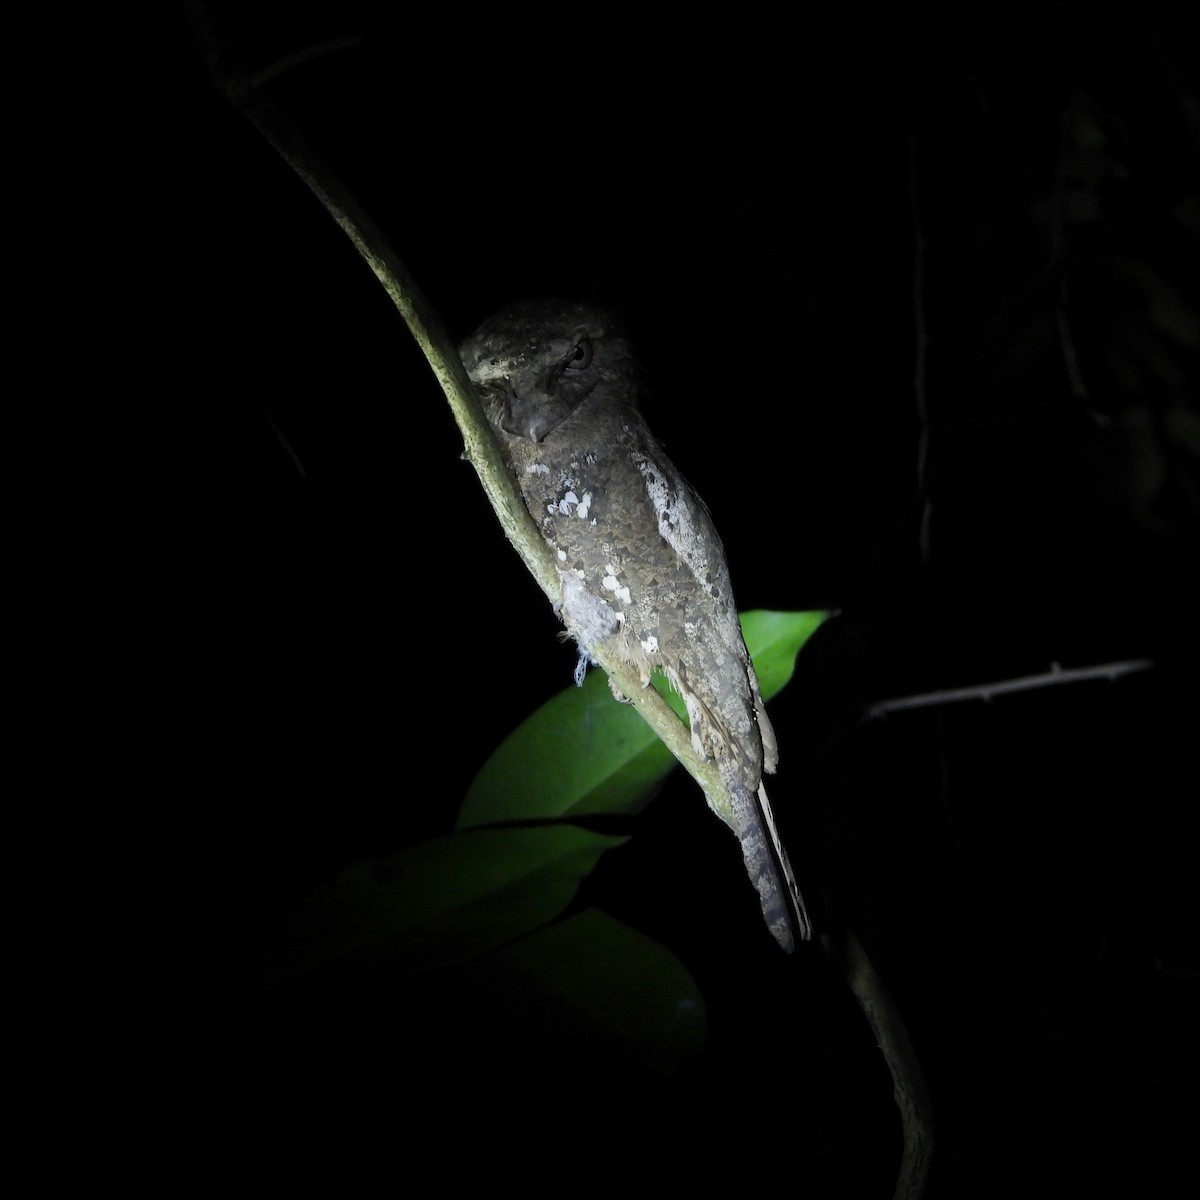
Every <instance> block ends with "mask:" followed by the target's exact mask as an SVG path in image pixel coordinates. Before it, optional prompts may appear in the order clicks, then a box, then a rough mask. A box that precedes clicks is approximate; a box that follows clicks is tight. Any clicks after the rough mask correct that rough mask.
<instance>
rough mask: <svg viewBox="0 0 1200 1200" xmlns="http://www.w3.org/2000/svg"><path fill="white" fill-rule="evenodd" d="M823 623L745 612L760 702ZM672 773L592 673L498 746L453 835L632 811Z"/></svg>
mask: <svg viewBox="0 0 1200 1200" xmlns="http://www.w3.org/2000/svg"><path fill="white" fill-rule="evenodd" d="M829 616H830V614H829V613H826V612H800V613H782V612H764V611H756V612H751V613H745V614H743V616H742V631H743V634H744V636H745V638H746V645H747V648H748V649H749V651H750V655H751V657H752V658H753V659H754V666H755V670H756V671H757V672H758V677H759V683H760V686H761V688H762V693H763V698H764V699H769V698H770V697H771V696H773V695H775V693H776V692H778V691H779V690H780V689H781V688H782V687H783V686H784V685H785V684H786V683H787V682H788V680H789V679H791V677H792V672H793V670H794V669H795V663H796V655H797V654H798V653H799V652H800V648H801V646H803V645H804V643H805V642H806V641H807V640H808V638H809V637H810V636H811V635H812V634H813V632H814V631H815V630H816V629H817V628H818V627H819V626H820V625H821V623H822V622H823V621H824V620H825V619H826V618H827V617H829ZM654 686H655V687H656V688H658V690H659V691H660V692H662V694H663V695H664V696H666V697H667V699H668V701H669V702H670V703H671V704H672V707H674V708H675V711H676V712H678V713H679V714H680V716H681V717H683V716H684V710H683V702H682V701H681V700H680V699H679V697H678V696H676V695H674V693H673V692H672V690H671V688H670V686H669V685H668V684H667V683H666V682H665V681H664V680H662V679H661V678H658V677H656V678H655V680H654ZM674 766H675V759H674V758H673V757H672V755H671V753H670V751H669V750H667V748H666V747H665V746H664V745H663V744H662V743H661V742H660V741H659V740H658V738H657V737H656V736H655V734H654V732H653V730H651V729H650V727H649V726H648V725H647V724H646V722H645V721H643V720H642V718H641V717H640V716H638V714H637V711H636V710H635V709H633V708H632V707H630V706H629V705H627V704H621V703H619V702H618V701H616V700H614V699H613V697H612V694H611V692H610V691H609V688H608V683H607V678H606V676H605V675H604V673H603V672H602V671H592V672H591V673H589V675H588V677H587V679H586V680H585V681H584V684H583V687H579V688H577V687H568V688H566V689H564V690H563V691H562V692H560V693H559V694H558V695H557V696H554V697H553V698H552V699H551V700H549V701H547V702H546V703H545V704H543V705H542V707H541V708H539V709H538V710H537V711H536V712H534V713H533V714H532V715H531V716H530V717H529V718H528V719H527V720H526V721H524V722H523V723H522V724H521V725H519V726H518V727H517V728H516V729H515V730H514V731H513V732H512V733H511V734H509V736H508V737H507V738H506V739H505V740H504V741H503V742H502V743H501V744H500V746H499V747H498V748H497V749H496V751H495V752H494V753H493V754H492V756H491V757H490V758H489V759H488V760H487V762H486V763H484V765H483V767H482V768H481V769H480V771H479V774H478V775H476V776H475V778H474V779H473V780H472V782H471V786H470V787H469V788H468V789H467V795H466V798H465V799H464V801H463V806H462V809H461V811H460V812H459V815H458V822H457V825H456V828H458V829H469V828H473V827H475V826H478V825H492V824H500V823H503V822H507V821H529V820H542V821H544V820H555V819H562V818H564V817H571V818H578V817H583V816H595V815H600V814H632V813H636V812H638V811H640V810H641V809H642V808H644V807H645V805H646V804H647V803H648V802H649V801H650V799H651V798H652V797H653V796H654V794H655V792H656V791H657V789H658V788H659V786H661V784H662V781H663V779H665V778H666V776H667V775H668V774H669V773H670V771H671V770H672V769H673V767H674Z"/></svg>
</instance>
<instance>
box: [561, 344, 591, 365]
mask: <svg viewBox="0 0 1200 1200" xmlns="http://www.w3.org/2000/svg"><path fill="white" fill-rule="evenodd" d="M591 361H592V342H591V339H590V338H580V340H579V342H578V343H577V344H576V346H575V349H574V350H572V351H571V353H570V354H568V355H567V360H566V362H564V363H563V366H564V367H565V368H566V369H567V370H568V371H582V370H583V368H584V367H586V366H587V365H588V363H590V362H591Z"/></svg>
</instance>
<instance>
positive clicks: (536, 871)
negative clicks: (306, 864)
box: [266, 825, 626, 986]
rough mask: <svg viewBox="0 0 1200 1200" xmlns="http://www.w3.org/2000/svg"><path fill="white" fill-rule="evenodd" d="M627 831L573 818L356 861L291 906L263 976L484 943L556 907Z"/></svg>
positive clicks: (280, 977) (490, 944)
mask: <svg viewBox="0 0 1200 1200" xmlns="http://www.w3.org/2000/svg"><path fill="white" fill-rule="evenodd" d="M625 840H626V839H624V838H615V837H603V836H601V835H599V834H596V833H592V832H590V831H588V830H586V829H580V828H578V827H575V826H570V825H542V826H537V827H535V828H528V829H486V830H471V831H468V832H464V833H454V834H450V835H448V836H446V837H441V838H433V839H431V840H430V841H427V842H421V843H419V844H418V845H416V846H411V847H409V848H408V849H406V850H403V851H401V852H400V853H399V854H397V855H394V856H393V857H391V858H387V859H381V860H377V861H369V862H358V863H353V864H351V865H350V866H348V867H346V868H345V869H344V870H342V871H339V872H338V874H337V875H335V876H334V877H333V878H332V879H330V880H328V881H327V882H325V883H323V884H321V885H320V886H319V887H317V888H316V889H315V890H314V891H312V892H311V893H309V895H308V896H307V897H306V898H305V899H304V900H303V901H302V902H301V903H300V904H299V905H298V906H297V907H296V908H295V909H294V910H293V911H292V912H291V913H290V914H289V916H288V918H287V920H286V922H285V923H284V925H283V927H282V929H281V930H280V932H279V936H278V938H277V939H276V942H275V944H274V946H273V948H272V953H271V954H270V957H269V960H268V963H267V966H266V982H267V985H268V986H272V985H275V984H279V983H283V982H286V981H287V980H289V979H292V978H294V977H295V976H297V975H300V974H303V973H305V972H308V971H312V970H315V969H318V968H321V967H326V966H330V965H332V964H334V963H337V962H339V961H348V960H354V959H361V958H364V957H368V956H369V957H378V956H387V957H388V958H389V959H392V960H393V961H394V962H395V963H397V964H398V965H399V966H400V967H401V968H402V969H403V970H406V971H416V970H424V969H427V968H429V967H433V966H438V965H441V964H444V963H448V962H455V961H461V960H462V959H465V958H470V957H471V956H473V955H477V954H481V953H483V952H484V951H487V950H491V949H493V948H495V947H496V946H499V945H503V944H504V943H505V942H507V941H510V940H512V939H513V938H516V937H519V936H521V935H522V934H525V933H528V932H529V931H530V930H531V929H535V928H537V927H538V926H540V925H544V924H546V923H547V922H548V921H551V920H553V919H554V918H555V917H557V916H558V915H559V914H560V913H561V912H562V911H563V909H564V908H566V906H567V905H568V904H569V903H570V902H571V900H572V899H573V897H574V895H575V891H576V888H577V887H578V885H579V881H580V879H582V878H583V877H584V876H585V875H587V874H588V873H589V872H590V871H591V870H592V868H593V867H594V866H595V864H596V860H597V859H598V858H599V857H600V855H601V854H603V853H604V851H605V850H611V849H612V848H613V847H615V846H619V845H620V844H621V843H622V842H623V841H625Z"/></svg>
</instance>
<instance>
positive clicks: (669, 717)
mask: <svg viewBox="0 0 1200 1200" xmlns="http://www.w3.org/2000/svg"><path fill="white" fill-rule="evenodd" d="M185 3H186V8H187V13H188V18H189V21H190V23H191V26H192V31H193V36H194V37H195V40H196V44H197V46H198V47H199V49H200V52H201V54H202V55H203V57H204V60H205V63H206V66H207V68H208V72H209V76H210V78H211V79H212V81H213V83H214V85H215V86H216V88H217V90H218V91H219V92H220V93H221V94H222V95H223V96H224V97H225V98H226V99H227V100H229V102H230V103H231V104H233V105H234V106H235V107H236V108H237V109H238V110H239V111H240V112H241V113H242V114H243V115H244V116H245V117H246V118H247V119H248V120H249V121H250V122H251V123H252V124H253V125H254V126H255V127H256V128H257V129H258V130H259V132H260V133H261V134H262V135H263V137H265V138H266V139H267V141H268V142H269V143H270V144H271V145H272V146H273V147H274V149H275V150H276V151H277V152H278V153H279V155H280V156H281V157H282V158H283V159H284V160H285V161H286V162H287V163H288V165H289V166H291V167H292V169H293V170H294V171H295V172H296V174H297V175H298V176H299V177H300V178H301V179H302V180H303V181H304V183H305V184H306V185H307V186H308V188H309V190H310V191H311V192H312V193H313V195H315V196H316V197H317V199H318V200H320V202H321V203H322V205H324V207H325V209H326V210H327V211H328V212H329V214H330V216H332V217H333V219H334V220H335V221H336V222H337V223H338V225H339V226H340V227H341V229H342V230H343V232H344V233H345V234H346V236H347V237H348V238H349V239H350V241H351V242H352V243H353V244H354V248H355V249H356V250H357V251H358V252H359V254H360V255H362V257H363V259H364V260H365V261H366V263H367V265H368V266H369V267H370V268H371V270H372V271H373V272H374V273H375V276H376V278H377V279H378V280H379V282H380V283H381V284H382V285H383V287H384V290H385V291H386V292H387V294H388V295H389V296H390V297H391V299H392V302H393V303H394V304H395V306H396V308H397V309H398V310H399V311H400V315H401V316H402V317H403V318H404V322H405V324H406V325H407V326H408V328H409V331H410V332H411V333H412V336H413V338H414V339H415V340H416V342H417V345H418V346H420V348H421V351H422V353H423V354H424V355H425V358H426V359H427V361H428V362H429V365H430V367H431V369H432V370H433V373H434V375H435V377H436V378H437V381H438V383H439V384H440V385H441V387H442V391H443V392H444V393H445V395H446V399H447V401H448V402H449V404H450V409H451V411H452V413H453V414H454V419H455V421H456V422H457V424H458V427H459V430H460V431H461V432H462V436H463V443H464V454H463V457H464V458H466V459H467V461H468V462H469V463H470V464H471V466H472V467H474V468H475V471H476V473H477V474H478V475H479V479H480V482H481V483H482V484H483V489H484V492H485V494H486V495H487V498H488V501H489V502H490V503H491V506H492V508H493V509H494V510H495V512H496V515H497V517H498V518H499V519H500V524H501V526H502V527H503V529H504V533H505V535H506V536H507V537H508V539H509V541H510V542H512V544H513V546H514V547H515V548H516V550H517V552H518V553H519V554H520V556H521V558H522V560H523V561H524V563H525V565H526V567H527V568H528V569H529V571H530V573H531V574H532V575H533V577H534V578H535V579H536V580H537V581H538V584H539V585H540V586H541V588H542V590H543V591H544V592H545V593H546V595H547V597H548V598H549V599H550V601H551V603H552V604H554V605H555V606H556V607H557V606H558V605H559V603H560V601H561V595H560V584H559V578H558V572H557V570H556V569H555V566H554V562H553V560H552V558H551V556H550V551H549V549H548V548H547V546H546V543H545V542H544V541H543V539H542V536H541V534H540V532H539V531H538V529H537V526H536V525H535V524H534V522H533V520H532V518H531V517H530V516H529V513H528V510H527V509H526V508H525V504H524V502H523V500H522V499H521V495H520V493H519V491H518V490H517V488H516V485H515V484H514V482H513V479H512V477H511V475H510V474H509V472H508V470H507V468H506V467H505V465H504V462H503V460H502V458H501V457H500V452H499V449H498V448H497V446H496V442H495V439H494V437H493V436H492V431H491V428H490V426H489V425H488V423H487V419H486V418H485V416H484V414H483V410H482V409H481V407H480V405H479V401H478V399H477V398H476V395H475V392H474V390H473V389H472V387H471V384H470V382H469V380H468V379H467V375H466V371H465V369H464V367H463V365H462V361H461V359H460V358H459V355H458V351H457V348H456V347H455V345H454V343H453V341H452V340H451V339H450V337H449V335H448V334H447V332H446V330H445V328H444V326H443V324H442V321H441V318H440V317H439V316H438V314H437V312H436V311H435V310H434V309H433V307H432V306H431V305H430V304H429V302H428V300H427V299H426V297H425V295H424V293H423V292H422V291H421V289H420V287H419V286H418V285H417V282H416V280H415V279H413V277H412V276H411V275H410V274H409V271H408V269H407V267H405V265H404V263H403V261H402V260H401V259H400V257H399V255H398V254H397V253H396V252H395V250H394V249H393V248H392V246H391V245H390V243H389V242H388V240H387V238H386V237H385V236H384V234H383V232H382V230H380V229H379V227H378V226H377V225H376V224H375V222H374V221H373V220H372V219H371V217H370V215H369V214H368V213H367V212H366V211H365V210H364V209H363V208H362V207H361V205H359V204H358V202H357V201H356V200H355V199H354V197H353V196H352V195H351V194H350V193H349V191H348V190H347V189H346V187H345V186H344V184H342V182H341V180H340V179H339V178H338V177H337V176H336V175H335V174H334V172H333V171H332V170H331V169H330V168H329V166H328V165H327V164H326V163H325V162H324V161H323V160H322V159H321V158H320V156H319V155H318V154H317V153H316V151H315V150H314V149H313V148H312V147H311V146H310V145H308V143H307V142H306V141H305V139H304V138H303V137H302V135H301V134H300V132H299V131H298V130H297V129H296V127H295V125H294V123H293V122H292V121H291V119H290V118H289V117H288V116H287V114H286V113H284V112H283V111H282V110H281V109H279V108H278V106H276V105H275V104H274V103H273V102H272V101H271V100H270V99H269V98H268V97H267V96H266V95H265V94H264V93H263V91H262V90H261V88H260V86H259V85H260V84H261V83H262V82H263V81H266V80H270V79H272V78H275V77H276V75H278V74H279V70H277V69H267V70H265V71H258V72H257V73H255V72H252V71H251V70H249V69H248V68H247V67H246V66H245V65H244V64H242V63H240V62H239V61H238V60H237V57H236V55H234V54H233V53H232V52H231V50H230V48H229V46H228V44H227V43H226V42H225V41H224V40H223V39H222V37H221V36H220V32H219V30H218V29H217V28H216V26H215V23H214V18H213V15H212V13H211V11H210V10H209V8H208V6H207V5H206V4H205V3H203V0H185ZM346 44H347V43H345V42H339V43H331V44H330V46H329V47H327V49H331V50H336V49H342V48H344V46H345V45H346ZM311 57H312V55H311V53H306V54H304V55H301V56H293V57H292V58H291V59H289V60H288V65H289V66H291V65H295V63H297V62H302V61H307V60H308V59H309V58H311ZM590 649H591V651H592V656H593V657H594V658H595V660H596V661H597V662H598V663H599V664H600V666H601V667H603V668H604V670H605V671H606V672H607V673H608V675H609V677H610V678H611V679H612V680H613V681H614V683H615V685H616V687H617V688H618V689H619V690H620V691H621V692H622V693H623V694H624V695H625V696H626V697H628V698H629V700H630V701H631V702H632V703H633V705H634V707H636V708H637V710H638V712H639V713H640V714H641V715H642V717H643V718H644V719H645V721H646V722H647V724H649V725H650V727H651V728H652V729H653V730H654V732H655V733H656V734H657V735H658V736H659V737H660V738H661V739H662V740H663V742H664V743H665V744H666V746H667V748H668V749H669V750H670V751H671V753H672V754H674V756H675V757H676V758H677V759H678V760H679V761H680V762H681V763H682V764H683V766H684V767H685V768H686V769H687V771H688V772H689V773H690V774H691V775H692V776H693V778H695V779H696V781H697V782H698V783H699V784H700V786H701V787H702V788H703V789H704V793H705V795H706V796H707V797H708V798H709V803H710V804H711V805H712V806H713V807H714V809H715V811H717V812H726V813H727V812H729V811H730V808H731V805H730V801H729V798H728V794H727V793H726V791H725V789H724V786H723V785H722V783H721V780H720V777H719V775H718V773H717V771H716V769H715V767H714V765H713V764H712V763H710V762H706V761H705V760H703V759H701V758H700V757H699V756H698V755H697V754H696V752H695V750H694V749H693V747H692V743H691V739H690V737H689V735H688V732H687V729H686V728H685V727H684V725H683V723H682V722H681V721H680V719H679V717H678V716H676V714H675V712H674V711H673V710H672V709H671V707H670V705H668V704H667V702H666V701H665V700H664V699H663V698H662V697H661V696H660V695H659V694H658V692H656V691H655V690H654V689H653V688H643V687H642V686H641V682H640V679H639V678H638V675H637V673H636V671H634V670H633V669H632V668H630V667H628V666H626V665H624V664H622V663H620V662H617V661H615V660H614V659H612V657H611V656H609V655H608V654H606V652H605V649H604V647H603V646H597V647H591V648H590Z"/></svg>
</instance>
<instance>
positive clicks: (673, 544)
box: [462, 300, 810, 950]
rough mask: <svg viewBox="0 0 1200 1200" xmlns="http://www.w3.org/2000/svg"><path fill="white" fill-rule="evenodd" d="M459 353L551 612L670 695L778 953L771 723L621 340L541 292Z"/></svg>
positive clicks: (796, 901)
mask: <svg viewBox="0 0 1200 1200" xmlns="http://www.w3.org/2000/svg"><path fill="white" fill-rule="evenodd" d="M462 352H463V361H464V363H465V365H466V368H467V373H468V374H469V375H470V377H471V380H472V382H473V383H474V384H475V386H476V389H477V391H478V394H479V397H480V400H481V401H482V403H483V407H484V411H485V412H486V414H487V418H488V421H489V422H490V423H491V425H492V428H493V430H494V431H495V433H496V435H497V438H498V439H499V442H500V446H501V449H502V451H503V453H504V457H505V459H506V461H507V463H508V465H509V467H510V468H511V470H512V472H513V475H514V476H515V478H516V480H517V482H518V484H519V486H520V488H521V493H522V495H523V496H524V499H525V504H526V506H527V507H528V509H529V511H530V513H532V514H533V518H534V520H535V521H536V522H537V523H538V525H539V527H540V528H541V531H542V535H543V536H544V537H545V539H546V542H547V543H548V544H549V546H550V548H551V550H552V551H553V552H554V554H555V557H556V561H557V564H558V572H559V578H560V580H561V584H562V594H561V609H560V612H561V616H562V620H563V623H564V625H565V626H566V628H567V630H568V632H569V633H570V634H571V636H572V637H573V638H574V639H575V641H576V642H577V643H578V644H579V647H580V653H581V660H580V662H581V668H582V667H583V666H585V665H586V661H587V658H588V656H589V652H590V651H591V650H593V649H594V648H595V647H597V646H599V645H600V644H601V643H606V644H607V647H608V648H609V649H610V650H611V651H615V652H616V654H617V655H618V656H619V657H620V658H621V659H623V660H624V661H626V662H628V663H630V664H632V665H633V666H634V667H636V669H637V670H638V671H639V673H640V675H641V678H642V682H643V684H646V683H648V682H649V680H650V676H651V674H652V672H653V671H655V670H661V671H662V672H663V673H664V674H665V675H666V676H667V678H668V679H669V680H670V682H671V684H672V686H674V687H675V689H676V690H677V691H678V692H679V694H680V695H681V696H682V697H683V699H684V702H685V703H686V705H687V710H688V716H689V720H690V723H691V730H692V743H693V745H694V747H695V749H696V750H697V752H698V753H700V754H702V755H703V756H704V757H706V758H713V759H715V760H716V762H717V765H718V767H719V769H720V773H721V778H722V781H723V782H724V784H725V786H726V788H727V789H728V790H729V792H730V797H731V800H732V805H733V816H732V825H733V829H734V832H735V833H736V834H737V836H738V839H739V841H740V842H741V845H742V852H743V856H744V857H745V861H746V869H747V871H748V873H749V875H750V879H751V881H752V882H753V883H754V885H755V887H756V888H757V890H758V894H759V899H760V902H761V904H762V909H763V915H764V917H765V919H766V922H767V925H768V927H769V928H770V930H771V932H772V933H773V934H774V936H775V937H776V939H777V940H778V941H779V942H780V944H781V945H782V946H783V947H784V948H785V949H788V950H790V949H791V948H792V945H793V934H792V926H793V921H794V923H795V927H796V929H797V930H798V932H799V934H800V936H801V937H805V938H807V937H809V936H810V927H809V922H808V918H807V915H806V913H805V910H804V904H803V901H802V899H801V897H800V893H799V891H798V889H797V887H796V883H795V879H794V877H793V876H792V871H791V867H790V865H789V864H788V861H787V856H786V854H785V853H784V851H783V847H782V845H780V843H779V839H778V835H777V834H776V832H775V827H774V820H773V817H772V815H771V809H770V805H769V804H768V802H767V796H766V791H765V789H764V788H763V786H762V776H763V772H764V770H766V771H773V770H774V769H775V762H776V758H777V750H776V744H775V733H774V730H773V729H772V728H771V722H770V720H769V718H768V717H767V713H766V710H765V708H764V707H763V702H762V697H761V696H760V694H759V688H758V678H757V676H756V675H755V673H754V667H753V665H752V664H751V662H750V656H749V654H748V653H747V651H746V646H745V643H744V642H743V640H742V634H741V628H740V626H739V623H738V616H737V609H736V607H735V605H734V600H733V589H732V587H731V585H730V581H729V569H728V567H727V566H726V563H725V553H724V550H723V549H722V546H721V540H720V538H719V537H718V536H717V531H716V529H715V528H714V527H713V523H712V520H711V519H710V517H709V514H708V510H707V509H706V508H705V507H704V504H703V502H702V501H701V500H700V498H699V497H698V496H697V495H696V494H695V493H694V492H693V491H692V490H691V488H690V487H689V486H688V484H687V482H686V481H685V480H684V478H683V476H682V475H680V473H679V472H678V471H677V470H676V468H675V466H674V464H673V463H672V462H671V460H670V459H669V458H667V456H666V455H665V454H664V453H663V451H662V449H661V447H660V446H659V445H658V443H657V442H656V441H655V440H654V437H653V435H652V434H651V433H650V430H649V429H648V428H647V426H646V423H645V421H644V420H643V419H642V415H641V412H640V410H639V407H638V400H639V394H640V391H641V387H642V384H641V372H640V370H639V368H638V364H637V362H636V360H635V358H634V356H633V352H632V350H631V348H630V345H629V342H628V340H627V339H626V337H625V335H624V334H623V333H622V331H621V329H620V327H619V325H618V324H617V323H616V322H615V321H614V319H613V318H612V317H611V315H610V314H608V313H606V312H603V311H600V310H598V309H595V308H592V307H590V306H586V305H580V304H570V303H567V302H564V301H558V300H542V301H531V302H528V303H524V304H517V305H513V306H512V307H510V308H506V309H504V310H502V311H501V312H499V313H497V314H496V315H495V316H493V317H492V318H490V319H489V320H488V321H486V322H484V324H483V325H481V326H480V328H479V329H477V330H476V331H475V333H474V334H472V335H471V337H469V338H468V339H467V341H466V342H465V343H464V345H463V347H462ZM581 677H582V676H580V678H581ZM789 914H790V915H789Z"/></svg>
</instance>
